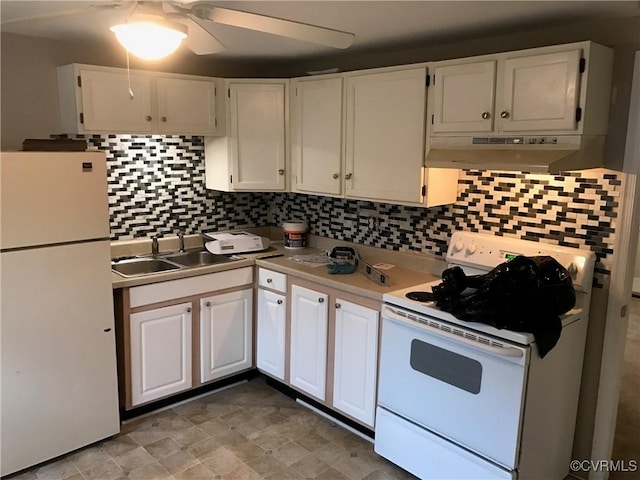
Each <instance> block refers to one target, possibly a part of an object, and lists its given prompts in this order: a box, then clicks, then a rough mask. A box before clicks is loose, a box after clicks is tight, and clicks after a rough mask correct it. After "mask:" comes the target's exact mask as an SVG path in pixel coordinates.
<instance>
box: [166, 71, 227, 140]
mask: <svg viewBox="0 0 640 480" xmlns="http://www.w3.org/2000/svg"><path fill="white" fill-rule="evenodd" d="M157 86H158V119H159V131H160V133H172V132H181V133H185V134H189V133H191V134H194V135H197V134H204V133H207V132H215V131H216V126H217V124H216V84H215V82H212V81H210V80H185V79H175V78H158V83H157ZM203 129H204V130H203Z"/></svg>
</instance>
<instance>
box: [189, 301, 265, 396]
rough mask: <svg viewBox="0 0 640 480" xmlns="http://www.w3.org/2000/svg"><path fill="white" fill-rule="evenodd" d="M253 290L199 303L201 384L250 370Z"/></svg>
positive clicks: (251, 359) (251, 358) (251, 360)
mask: <svg viewBox="0 0 640 480" xmlns="http://www.w3.org/2000/svg"><path fill="white" fill-rule="evenodd" d="M252 318H253V291H252V289H245V290H240V291H237V292H231V293H225V294H221V295H214V296H211V297H206V298H203V299H201V300H200V381H201V382H203V383H204V382H208V381H211V380H216V379H218V378H221V377H225V376H227V375H231V374H233V373H237V372H241V371H243V370H246V369H248V368H251V365H252V362H253V355H252V341H253V328H252V324H253V322H252Z"/></svg>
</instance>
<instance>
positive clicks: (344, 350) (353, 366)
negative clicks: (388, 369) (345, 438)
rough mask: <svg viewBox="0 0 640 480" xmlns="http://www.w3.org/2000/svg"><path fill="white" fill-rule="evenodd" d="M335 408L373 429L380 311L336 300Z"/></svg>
mask: <svg viewBox="0 0 640 480" xmlns="http://www.w3.org/2000/svg"><path fill="white" fill-rule="evenodd" d="M335 308H336V334H335V363H334V373H333V375H334V376H333V406H334V407H335V408H336V409H338V410H341V411H342V412H344V413H347V414H349V415H351V416H352V417H354V418H357V419H358V420H360V421H362V422H364V423H366V424H367V425H369V426H371V427H373V423H374V414H375V405H376V383H377V378H376V377H377V371H378V368H377V367H378V364H377V362H378V316H379V314H378V312H377V311H375V310H372V309H370V308H366V307H363V306H361V305H356V304H355V303H351V302H347V301H345V300H341V299H340V298H338V299H336V304H335Z"/></svg>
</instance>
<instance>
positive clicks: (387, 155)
mask: <svg viewBox="0 0 640 480" xmlns="http://www.w3.org/2000/svg"><path fill="white" fill-rule="evenodd" d="M426 76H427V71H426V68H425V67H419V68H408V69H403V70H397V71H389V72H382V73H365V74H354V75H349V76H347V79H346V82H347V84H346V92H347V93H346V101H347V105H346V162H345V170H344V178H345V180H346V184H345V187H346V191H345V193H346V196H347V197H350V198H362V199H371V200H379V201H383V202H384V201H390V202H400V203H409V204H422V201H423V194H422V185H423V183H422V175H421V173H422V167H423V164H424V140H425V108H426V88H427V87H426Z"/></svg>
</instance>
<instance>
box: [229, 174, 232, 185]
mask: <svg viewBox="0 0 640 480" xmlns="http://www.w3.org/2000/svg"><path fill="white" fill-rule="evenodd" d="M229 183H233V175H229Z"/></svg>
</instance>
